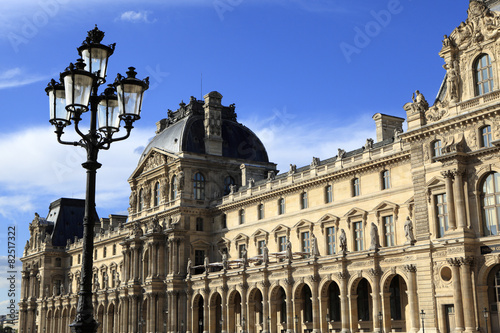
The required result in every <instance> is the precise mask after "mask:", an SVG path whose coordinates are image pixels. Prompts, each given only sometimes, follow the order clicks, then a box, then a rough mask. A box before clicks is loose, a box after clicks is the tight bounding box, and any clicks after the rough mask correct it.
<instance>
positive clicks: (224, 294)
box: [188, 282, 229, 333]
mask: <svg viewBox="0 0 500 333" xmlns="http://www.w3.org/2000/svg"><path fill="white" fill-rule="evenodd" d="M228 290H229V288H228V287H227V284H226V283H225V282H224V285H223V286H222V295H221V301H222V327H221V331H222V333H226V332H227V321H228V316H227V292H228ZM190 304H191V303H190V300H188V305H190Z"/></svg>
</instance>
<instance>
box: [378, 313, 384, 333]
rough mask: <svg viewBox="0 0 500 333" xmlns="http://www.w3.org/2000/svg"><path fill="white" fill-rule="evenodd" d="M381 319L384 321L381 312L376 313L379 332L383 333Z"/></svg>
mask: <svg viewBox="0 0 500 333" xmlns="http://www.w3.org/2000/svg"><path fill="white" fill-rule="evenodd" d="M382 319H384V316H383V315H382V311H380V312H379V313H378V323H379V325H380V332H382V333H384V329H383V327H382Z"/></svg>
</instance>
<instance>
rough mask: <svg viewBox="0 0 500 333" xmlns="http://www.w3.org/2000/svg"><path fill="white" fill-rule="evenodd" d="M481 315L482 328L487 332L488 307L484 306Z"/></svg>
mask: <svg viewBox="0 0 500 333" xmlns="http://www.w3.org/2000/svg"><path fill="white" fill-rule="evenodd" d="M483 317H484V329H485V332H486V333H488V309H487V308H484V310H483Z"/></svg>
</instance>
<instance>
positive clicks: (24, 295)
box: [21, 271, 48, 300]
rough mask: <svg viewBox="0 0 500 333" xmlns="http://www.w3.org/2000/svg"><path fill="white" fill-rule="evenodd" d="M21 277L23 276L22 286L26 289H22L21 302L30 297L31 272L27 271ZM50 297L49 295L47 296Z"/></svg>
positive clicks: (22, 272)
mask: <svg viewBox="0 0 500 333" xmlns="http://www.w3.org/2000/svg"><path fill="white" fill-rule="evenodd" d="M21 276H22V285H23V286H24V288H21V300H23V299H25V298H27V296H28V295H29V293H28V290H27V289H28V283H29V277H30V275H29V272H27V271H21ZM46 296H48V295H46Z"/></svg>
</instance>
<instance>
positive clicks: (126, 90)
mask: <svg viewBox="0 0 500 333" xmlns="http://www.w3.org/2000/svg"><path fill="white" fill-rule="evenodd" d="M136 75H137V73H136V72H135V68H134V67H129V71H128V72H127V77H126V78H124V77H123V76H121V75H120V74H118V76H117V78H116V80H115V83H114V85H115V87H116V91H117V94H118V103H119V105H120V116H121V118H122V119H127V118H128V119H132V120H137V119H139V118H140V114H141V107H142V98H143V96H144V92H145V91H146V90H147V89H148V88H149V78H146V79H144V80H139V79H137V78H136V77H135V76H136Z"/></svg>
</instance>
